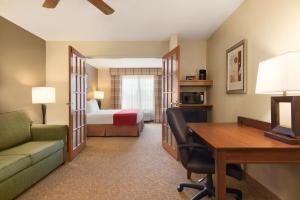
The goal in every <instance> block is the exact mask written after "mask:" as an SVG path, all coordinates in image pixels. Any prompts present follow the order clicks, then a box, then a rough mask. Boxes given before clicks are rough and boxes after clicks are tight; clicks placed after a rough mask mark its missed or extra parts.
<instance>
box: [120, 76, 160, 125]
mask: <svg viewBox="0 0 300 200" xmlns="http://www.w3.org/2000/svg"><path fill="white" fill-rule="evenodd" d="M121 81H122V86H121V87H122V92H121V107H122V109H134V108H136V109H140V110H142V111H143V113H144V120H146V121H150V120H154V117H155V99H154V76H152V75H126V76H121Z"/></svg>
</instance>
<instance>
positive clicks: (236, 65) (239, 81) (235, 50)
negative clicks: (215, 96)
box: [226, 40, 247, 94]
mask: <svg viewBox="0 0 300 200" xmlns="http://www.w3.org/2000/svg"><path fill="white" fill-rule="evenodd" d="M246 45H247V41H246V40H242V41H240V42H238V43H237V44H235V45H233V46H232V47H230V48H229V49H227V50H226V93H227V94H245V93H246V92H247V74H246V67H247V49H246Z"/></svg>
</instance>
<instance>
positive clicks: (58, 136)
mask: <svg viewBox="0 0 300 200" xmlns="http://www.w3.org/2000/svg"><path fill="white" fill-rule="evenodd" d="M67 136H68V126H67V125H45V124H32V125H31V138H32V140H33V141H46V140H63V141H64V159H65V158H66V156H67Z"/></svg>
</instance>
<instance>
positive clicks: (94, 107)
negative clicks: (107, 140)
mask: <svg viewBox="0 0 300 200" xmlns="http://www.w3.org/2000/svg"><path fill="white" fill-rule="evenodd" d="M143 128H144V120H143V113H142V112H141V111H139V110H107V109H103V110H101V109H99V107H98V104H97V101H95V100H90V101H88V103H87V136H90V137H97V136H98V137H99V136H108V137H113V136H132V137H134V136H135V137H137V136H139V135H140V132H141V131H142V130H143Z"/></svg>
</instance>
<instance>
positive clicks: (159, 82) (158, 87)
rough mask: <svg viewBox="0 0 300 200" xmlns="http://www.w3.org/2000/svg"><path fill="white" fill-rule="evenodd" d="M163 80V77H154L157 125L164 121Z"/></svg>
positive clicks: (155, 120)
mask: <svg viewBox="0 0 300 200" xmlns="http://www.w3.org/2000/svg"><path fill="white" fill-rule="evenodd" d="M161 86H162V79H161V76H160V75H158V76H154V98H155V118H154V122H155V123H161V119H162V109H161V108H162V104H161V102H162V96H161V95H162V90H161Z"/></svg>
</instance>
